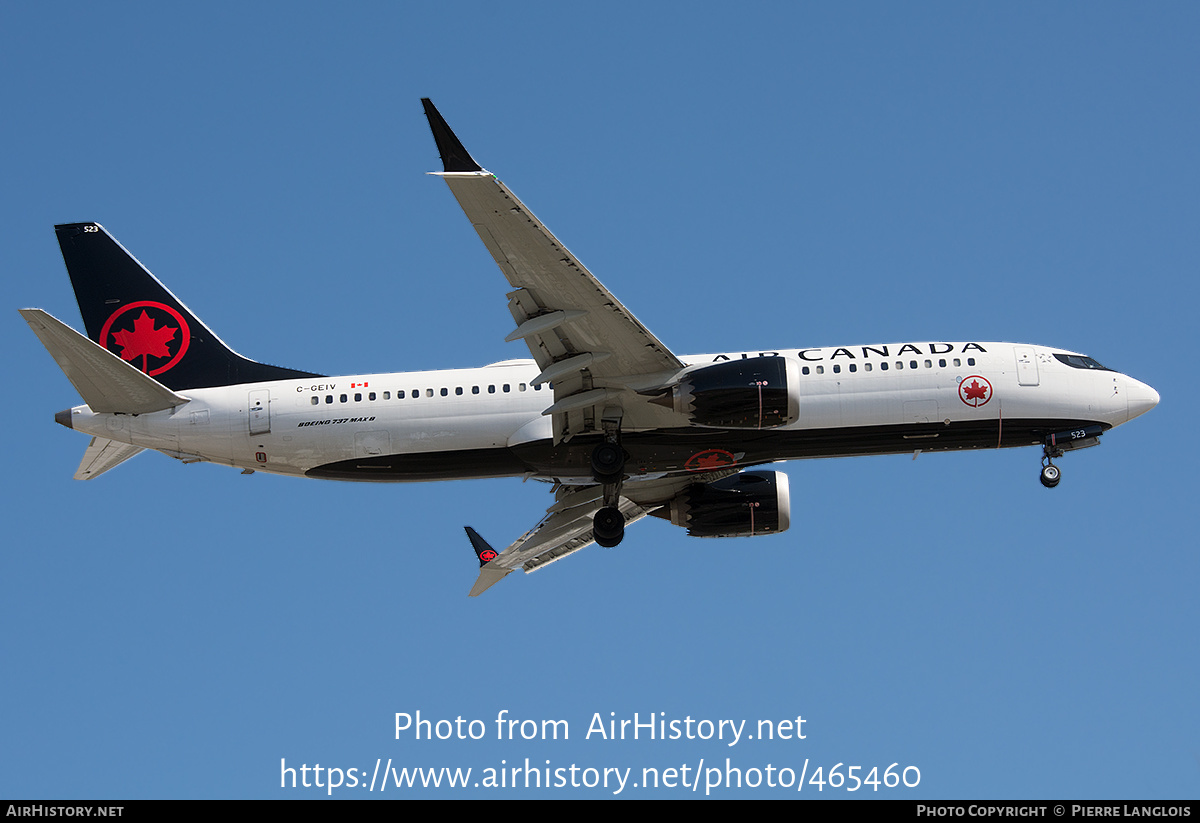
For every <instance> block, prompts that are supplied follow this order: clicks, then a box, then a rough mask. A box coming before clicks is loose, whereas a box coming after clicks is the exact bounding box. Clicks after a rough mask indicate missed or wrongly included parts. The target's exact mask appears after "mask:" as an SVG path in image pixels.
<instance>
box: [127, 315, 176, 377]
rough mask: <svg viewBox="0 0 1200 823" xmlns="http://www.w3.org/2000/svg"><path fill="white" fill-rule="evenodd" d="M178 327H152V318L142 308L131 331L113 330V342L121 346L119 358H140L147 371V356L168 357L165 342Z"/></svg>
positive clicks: (170, 339)
mask: <svg viewBox="0 0 1200 823" xmlns="http://www.w3.org/2000/svg"><path fill="white" fill-rule="evenodd" d="M178 331H179V329H178V328H176V327H175V326H163V327H161V328H157V329H156V328H154V318H153V317H151V316H150V315H149V314H147V313H146V310H145V309H142V313H141V314H140V315H138V316H137V317H136V318H135V319H134V321H133V331H125V330H122V331H118V332H113V336H112V337H113V342H114V343H116V344H117V345H118V346H120V347H121V359H122V360H129V361H132V360H133V359H134V358H135V357H140V358H142V371H144V372H147V373H149V371H150V366H149V363H148V358H151V357H159V358H162V357H170V356H171V352H170V350H168V349H167V344H168V343H170V342H171V341H172V340H174V339H175V333H176V332H178Z"/></svg>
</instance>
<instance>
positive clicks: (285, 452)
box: [21, 100, 1158, 596]
mask: <svg viewBox="0 0 1200 823" xmlns="http://www.w3.org/2000/svg"><path fill="white" fill-rule="evenodd" d="M423 103H424V106H425V113H426V116H427V117H428V119H429V125H430V127H431V129H432V131H433V136H434V139H435V141H436V143H437V147H438V151H439V152H440V154H441V158H442V163H443V170H442V171H441V172H436V174H439V175H440V176H441V177H442V178H443V179H445V181H446V183H447V185H449V187H450V191H451V192H452V193H453V194H454V196H455V198H457V200H458V203H459V205H460V206H462V209H463V211H464V212H466V215H467V218H468V219H469V220H470V221H471V225H472V226H473V227H474V228H475V231H476V232H477V233H478V234H479V237H480V239H481V240H482V241H483V244H484V246H486V247H487V250H488V252H490V253H491V255H492V257H493V259H495V261H496V264H497V265H498V266H499V267H500V271H501V272H502V273H503V274H504V276H505V278H506V279H507V280H508V282H509V285H510V286H511V291H510V292H509V293H508V309H509V311H510V312H511V313H512V317H513V323H514V328H513V331H512V333H511V334H510V335H508V337H507V338H506V339H507V340H509V341H515V340H523V341H525V344H526V345H527V346H528V347H529V351H530V354H532V359H525V360H506V361H504V362H501V363H493V364H492V365H490V366H485V367H483V368H475V369H457V370H452V371H427V372H402V373H397V374H350V375H345V376H338V377H331V376H325V375H319V374H313V373H310V372H305V371H295V370H292V369H285V368H280V367H278V366H269V365H266V364H263V363H257V362H255V361H253V360H249V359H247V358H245V357H242V356H241V355H239V354H237V353H235V352H234V351H232V350H231V349H230V348H229V347H228V346H226V345H225V344H224V343H223V342H222V341H221V339H220V338H218V337H217V336H216V335H215V334H213V332H212V331H210V330H209V329H208V327H206V326H205V325H204V324H203V323H201V322H200V320H198V319H197V318H196V316H195V315H194V314H192V312H191V311H189V310H188V308H187V307H186V306H185V305H184V304H183V303H182V302H180V301H179V300H178V299H177V298H176V297H175V296H174V295H173V294H172V293H171V292H170V291H168V290H167V289H166V287H164V286H163V285H162V284H161V283H160V282H159V281H158V280H157V279H156V278H155V277H154V276H153V275H152V274H151V273H150V272H149V271H147V270H146V269H145V268H144V267H143V266H142V265H141V264H140V263H139V262H138V261H137V260H136V259H135V258H134V257H133V256H132V255H130V254H129V253H128V252H127V251H126V250H125V249H124V248H123V247H122V246H121V245H120V244H119V243H118V242H117V241H116V240H115V239H114V238H113V237H112V235H110V234H109V233H108V232H107V231H105V230H104V228H103V227H102V226H100V225H99V224H97V223H70V224H65V225H60V226H56V227H55V231H56V232H57V235H58V242H59V245H60V247H61V249H62V254H63V259H64V260H65V261H66V266H67V271H68V273H69V274H70V277H71V283H72V285H73V286H74V289H75V296H76V299H77V300H78V302H79V308H80V311H81V313H82V315H83V322H84V326H85V327H86V328H87V333H88V337H84V336H82V335H80V334H79V333H77V332H75V331H74V330H73V329H71V328H70V327H68V326H66V325H65V324H63V323H62V322H60V321H59V320H56V319H55V318H53V317H51V316H50V315H49V314H47V313H46V312H44V311H41V310H40V309H25V310H22V312H21V314H22V315H23V316H24V317H25V319H26V321H28V323H29V325H30V327H31V328H32V329H33V331H34V333H35V334H36V335H37V336H38V338H39V339H40V340H41V341H42V343H43V344H44V345H45V347H46V348H47V349H48V350H49V351H50V353H51V355H53V357H54V359H55V360H56V361H57V362H58V364H59V366H60V367H61V368H62V370H63V371H64V372H65V373H66V375H67V378H68V379H69V380H70V381H71V382H72V383H73V384H74V386H75V388H76V389H77V390H78V391H79V394H80V395H81V396H82V397H83V400H84V402H85V405H82V406H76V407H75V408H72V409H67V410H65V411H61V412H59V413H58V414H56V415H55V420H57V421H58V422H59V423H61V424H62V425H64V426H66V427H68V428H72V429H75V430H77V431H81V432H84V433H86V434H90V435H92V440H91V443H90V444H89V445H88V447H87V450H86V452H85V453H84V456H83V462H82V463H80V465H79V469H78V471H77V472H76V473H75V477H76V478H79V479H85V480H86V479H91V478H94V477H97V476H99V475H100V474H103V473H104V472H105V471H107V470H109V469H111V468H113V467H114V466H116V465H118V464H119V463H122V462H124V461H125V460H128V459H129V458H130V457H133V456H134V455H136V454H138V453H139V452H141V451H142V450H144V449H153V450H155V451H159V452H162V453H163V454H166V455H169V456H171V457H174V458H176V459H178V460H181V461H183V462H185V463H190V462H196V461H209V462H213V463H222V464H225V465H228V466H233V467H236V468H240V469H242V470H243V471H244V472H246V473H249V472H252V471H265V472H272V473H275V474H287V475H296V476H299V477H318V478H325V479H332V480H367V481H382V482H402V481H418V480H452V479H459V478H481V477H524V478H535V479H539V480H545V481H548V482H551V483H553V486H552V487H551V494H552V495H553V497H554V500H553V502H552V503H551V505H550V506H549V508H548V509H547V511H546V516H545V517H544V518H542V520H541V522H539V523H538V524H537V525H536V526H534V527H533V528H532V529H531V530H530V531H528V532H527V533H526V534H524V535H522V536H521V537H519V538H518V539H517V540H516V541H515V542H513V543H512V544H511V545H510V546H508V547H507V548H505V549H504V550H503V551H499V552H497V551H495V550H494V549H492V547H491V546H489V545H488V544H487V542H485V541H484V539H483V538H482V537H480V536H479V534H477V533H476V532H475V531H474V530H473V529H471V528H469V527H468V528H467V534H468V536H469V538H470V540H471V543H472V545H473V546H474V548H475V552H476V554H477V555H478V558H479V564H480V573H479V578H478V580H477V581H476V583H475V585H474V587H473V588H472V589H471V592H470V593H471V595H472V596H474V595H478V594H480V593H481V592H483V591H484V590H485V589H487V588H488V587H489V586H491V585H493V584H494V583H496V582H497V581H498V580H500V579H501V578H503V577H504V576H505V575H507V574H508V573H509V572H511V571H513V570H514V569H517V568H521V569H524V570H525V571H526V572H531V571H535V570H537V569H540V568H542V567H543V566H545V565H547V564H549V563H552V562H554V561H555V560H559V559H561V558H563V557H565V556H567V555H568V554H571V553H572V552H575V551H578V550H579V549H582V548H583V547H585V546H587V545H589V544H591V543H592V542H596V543H599V544H600V545H602V546H609V547H612V546H616V545H617V544H618V543H620V542H621V539H622V537H623V536H624V531H625V527H626V525H628V524H629V523H632V522H634V521H636V520H638V519H640V518H642V517H645V516H646V515H654V516H656V517H661V518H664V519H668V520H670V521H671V522H672V523H674V524H676V525H678V526H683V527H684V528H686V529H687V530H688V534H690V535H694V536H697V537H735V536H758V535H764V534H776V533H778V532H782V531H784V530H786V529H787V528H788V524H789V496H788V482H787V481H788V479H787V476H786V475H784V474H782V473H781V472H776V471H769V470H763V469H753V470H751V469H752V467H756V466H763V465H765V464H768V463H772V462H776V461H781V460H793V459H799V458H806V457H844V456H849V455H868V454H897V453H905V452H911V453H916V452H934V451H949V450H957V449H986V448H1002V447H1009V446H1040V447H1041V449H1042V470H1041V482H1042V484H1043V485H1045V486H1047V487H1053V486H1056V485H1058V482H1059V478H1060V475H1059V469H1058V466H1057V465H1055V463H1054V462H1053V461H1054V460H1055V459H1056V458H1058V457H1060V456H1062V454H1063V453H1064V452H1066V451H1069V450H1072V449H1079V448H1085V447H1087V446H1094V445H1096V444H1097V443H1098V442H1099V438H1100V436H1101V435H1102V434H1103V433H1104V432H1106V431H1108V430H1109V429H1111V428H1112V427H1113V426H1118V425H1120V424H1122V423H1124V422H1126V421H1128V420H1132V419H1133V418H1135V417H1137V416H1138V415H1140V414H1144V413H1145V412H1147V411H1149V410H1150V409H1152V408H1154V406H1155V405H1156V404H1157V403H1158V394H1157V393H1156V392H1155V391H1154V389H1152V388H1150V387H1149V386H1147V385H1145V384H1144V383H1140V382H1138V381H1137V380H1134V379H1133V378H1132V377H1128V376H1126V375H1124V374H1120V373H1118V372H1115V371H1112V370H1111V369H1107V368H1105V367H1104V366H1102V365H1100V364H1099V363H1098V362H1096V361H1095V360H1093V359H1092V358H1090V357H1086V356H1084V355H1081V354H1077V353H1075V352H1069V351H1063V350H1061V349H1055V348H1047V347H1045V346H1036V345H1027V344H1012V343H989V342H979V341H969V342H957V343H951V342H930V341H922V342H912V343H888V344H876V345H867V346H862V345H859V346H839V347H836V348H802V349H787V350H781V351H753V352H729V353H724V354H707V355H694V356H683V357H680V356H677V355H675V354H674V353H672V352H671V351H670V350H669V349H668V348H667V347H666V346H665V345H663V343H662V342H660V341H659V340H658V338H656V337H655V336H654V335H653V334H652V333H651V332H650V331H649V330H648V329H646V327H645V326H643V325H642V324H641V323H639V322H638V321H637V318H635V317H634V316H633V315H632V314H631V313H630V312H629V310H628V309H626V308H625V307H624V306H623V305H621V303H620V301H618V300H617V298H616V297H614V296H613V295H612V294H611V293H610V292H609V291H608V290H607V289H606V288H605V287H604V286H603V285H601V283H600V281H598V280H597V279H596V278H595V277H593V276H592V274H591V272H589V271H588V270H587V269H586V268H585V267H584V266H583V264H582V263H580V262H579V261H578V260H577V259H576V258H575V257H574V255H572V254H571V252H569V251H568V250H567V249H566V248H565V247H564V246H563V245H562V243H560V242H559V241H558V239H557V238H556V237H555V236H554V235H553V234H551V233H550V231H549V230H548V229H547V228H546V227H545V226H544V225H542V223H541V222H540V221H539V220H538V219H537V218H536V217H534V216H533V214H532V213H531V212H530V211H529V209H527V208H526V207H525V206H524V204H522V203H521V201H519V200H518V199H517V198H516V197H515V196H514V195H513V193H512V192H511V191H509V190H508V188H507V187H506V186H505V185H504V184H503V183H501V182H500V181H499V180H497V179H496V178H495V177H494V176H493V175H492V174H491V173H489V172H487V171H485V170H484V169H483V168H482V167H480V166H479V164H478V163H476V162H475V160H474V159H472V157H471V155H470V154H468V153H467V151H466V149H465V148H463V145H462V143H460V142H459V140H458V138H457V137H455V135H454V133H453V132H452V131H451V130H450V127H449V126H448V125H447V124H446V121H445V120H443V119H442V117H441V115H440V114H439V113H438V111H437V109H435V108H434V107H433V104H432V103H431V102H430V101H429V100H424V101H423ZM89 338H90V339H89Z"/></svg>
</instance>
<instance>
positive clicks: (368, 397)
mask: <svg viewBox="0 0 1200 823" xmlns="http://www.w3.org/2000/svg"><path fill="white" fill-rule="evenodd" d="M367 399H368V400H374V399H375V392H371V393H370V394H368V395H367Z"/></svg>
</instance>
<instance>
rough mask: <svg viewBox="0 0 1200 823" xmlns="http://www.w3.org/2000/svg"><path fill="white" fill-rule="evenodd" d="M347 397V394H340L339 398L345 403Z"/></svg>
mask: <svg viewBox="0 0 1200 823" xmlns="http://www.w3.org/2000/svg"><path fill="white" fill-rule="evenodd" d="M346 399H347V398H346V395H344V394H342V395H338V400H339V401H341V402H342V403H345V402H346Z"/></svg>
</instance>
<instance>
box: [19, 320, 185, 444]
mask: <svg viewBox="0 0 1200 823" xmlns="http://www.w3.org/2000/svg"><path fill="white" fill-rule="evenodd" d="M20 312H21V316H22V317H24V318H25V322H27V323H28V324H29V328H31V329H33V333H34V334H36V335H37V336H38V339H39V340H41V341H42V345H43V346H45V347H46V351H48V352H50V356H51V357H53V358H54V361H55V362H56V363H58V367H59V368H60V369H62V370H63V374H65V375H66V376H67V379H68V380H70V381H71V384H72V385H73V386H75V390H76V391H78V392H79V396H80V397H82V398H83V402H85V403H87V404H88V406H89V407H90V408H91V410H92V411H94V412H96V413H98V414H106V413H107V414H112V413H122V414H149V413H150V412H156V411H162V410H163V409H169V408H172V407H174V406H180V405H183V404H184V403H186V402H188V398H186V397H181V396H180V395H178V394H176V393H175V392H173V391H171V390H170V389H168V388H167V387H166V386H164V385H163V384H162V383H159V382H158V381H157V380H155V379H154V378H153V377H151V376H149V375H148V374H144V373H143V372H141V371H139V370H138V369H137V367H135V366H133V365H130V364H129V363H126V362H125V361H124V360H122V359H121V358H120V357H117V356H116V355H115V354H113V353H112V352H110V351H108V350H107V349H104V348H101V347H100V346H98V345H96V344H95V343H93V342H92V341H91V340H88V339H87V338H86V337H84V336H83V335H82V334H80V333H79V332H77V331H75V330H74V329H72V328H71V327H70V326H68V325H67V324H65V323H63V322H62V321H61V320H58V319H56V318H54V317H51V316H50V315H49V314H47V313H46V312H44V311H42V310H41V309H21V310H20ZM114 465H115V464H114Z"/></svg>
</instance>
